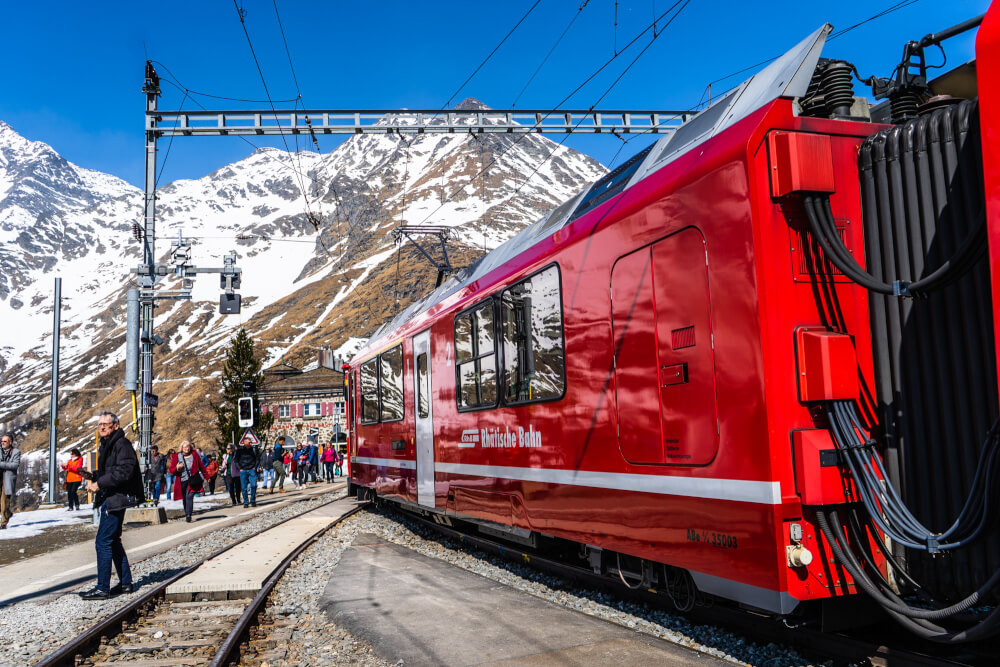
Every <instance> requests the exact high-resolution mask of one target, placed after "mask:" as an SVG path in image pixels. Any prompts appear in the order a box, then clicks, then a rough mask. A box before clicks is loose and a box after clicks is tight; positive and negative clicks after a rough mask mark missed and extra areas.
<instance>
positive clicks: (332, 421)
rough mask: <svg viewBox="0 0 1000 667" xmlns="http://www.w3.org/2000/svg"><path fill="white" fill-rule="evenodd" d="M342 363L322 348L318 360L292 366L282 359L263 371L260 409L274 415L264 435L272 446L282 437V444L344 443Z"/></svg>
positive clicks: (345, 405)
mask: <svg viewBox="0 0 1000 667" xmlns="http://www.w3.org/2000/svg"><path fill="white" fill-rule="evenodd" d="M340 366H341V362H340V360H338V359H335V358H334V356H333V352H332V351H331V350H328V349H322V350H320V352H319V361H318V363H315V364H309V365H308V366H306V367H305V368H302V369H299V368H295V367H294V366H292V365H291V364H288V363H285V362H284V361H281V362H279V363H278V364H276V365H274V366H272V367H271V368H268V369H267V370H265V371H264V377H265V378H266V380H265V383H264V388H263V389H262V390H261V391H260V392H259V393H258V398H259V400H260V403H261V412H262V413H264V414H267V413H270V414H273V415H274V424H273V425H272V426H271V429H270V431H268V434H267V442H268V443H269V444H271V445H273V444H274V443H275V442H277V441H278V437H279V436H282V435H283V436H285V445H286V446H294V445H295V444H297V443H299V442H302V443H307V442H316V443H325V442H330V441H331V440H333V441H335V442H338V441H339V442H342V443H346V442H347V403H346V395H345V388H344V373H343V371H341V370H339V369H340Z"/></svg>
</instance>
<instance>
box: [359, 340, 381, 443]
mask: <svg viewBox="0 0 1000 667" xmlns="http://www.w3.org/2000/svg"><path fill="white" fill-rule="evenodd" d="M369 364H371V365H374V366H375V391H374V392H369V394H371V393H374V395H375V418H374V419H366V418H365V397H366V396H367V395H369V394H366V393H365V383H364V381H363V376H364V373H365V367H366V366H368V365H369ZM358 397H359V398H360V400H359V401H358V402H359V405H358V416H359V417H360V421H361V424H362V425H364V426H368V425H370V424H378V423H379V417H381V415H382V394H381V392H380V391H379V362H378V355H375V356H374V357H372V358H371V359H366V360H365V361H363V362H362V363H360V364H358Z"/></svg>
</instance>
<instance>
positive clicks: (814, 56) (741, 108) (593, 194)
mask: <svg viewBox="0 0 1000 667" xmlns="http://www.w3.org/2000/svg"><path fill="white" fill-rule="evenodd" d="M832 30H833V26H832V25H830V24H829V23H826V24H824V25H822V26H821V27H819V28H817V29H816V31H814V32H813V33H812V34H811V35H809V36H808V37H806V38H805V39H803V40H802V41H801V42H799V43H798V44H797V45H796V46H795V47H794V48H792V49H791V50H790V51H788V52H787V53H785V54H784V55H783V56H781V57H780V58H778V59H777V60H775V61H774V62H773V63H771V64H770V65H769V66H767V67H766V68H765V69H763V70H761V71H760V72H758V73H757V74H755V75H753V76H751V77H750V78H749V79H747V80H746V81H744V82H743V83H741V84H740V85H738V86H736V87H735V88H733V89H732V90H730V91H729V92H727V93H726V94H724V95H723V96H722V97H720V98H719V99H718V100H716V101H715V102H713V103H712V104H711V105H709V106H708V107H707V108H706V109H705V110H704V111H702V112H700V113H698V114H696V115H693V116H692V117H691V118H690V119H689V120H687V121H686V122H684V123H682V124H681V125H680V126H678V127H677V129H676V130H675V131H673V132H671V133H670V134H667V135H665V136H663V137H662V138H661V139H659V140H658V141H656V142H655V143H653V144H652V145H650V146H649V147H647V148H645V149H643V150H642V151H640V152H639V153H637V154H636V155H634V156H633V157H632V158H630V159H629V160H627V161H626V162H625V163H624V164H622V165H620V166H619V167H617V168H616V169H614V170H613V171H611V172H609V173H607V174H605V175H604V176H603V177H602V178H600V179H599V180H597V181H595V182H594V183H591V184H590V185H589V186H587V187H586V188H584V189H583V190H581V191H580V192H579V193H577V194H576V195H575V196H573V197H571V198H570V199H568V200H567V201H565V202H563V203H562V204H560V205H559V206H558V207H556V208H555V209H553V210H552V211H551V212H549V213H548V214H547V215H545V216H543V217H542V218H540V219H539V220H536V221H535V222H534V223H532V224H531V225H529V226H528V227H526V228H525V229H523V230H521V231H520V232H518V233H517V234H515V235H514V236H513V237H511V238H510V239H508V240H507V241H506V242H505V243H503V244H501V245H500V246H498V247H496V248H494V249H493V250H491V251H490V252H488V253H486V254H485V255H484V256H483V257H481V258H479V259H478V260H477V261H475V262H474V263H472V264H471V265H469V266H467V267H465V268H464V269H461V270H459V271H457V272H456V273H454V274H452V275H451V276H450V277H449V278H448V279H447V280H445V281H444V282H443V283H441V285H439V286H438V287H437V288H436V289H435V290H434V291H433V292H431V293H430V294H428V295H426V296H424V297H423V298H421V299H418V300H417V301H415V302H413V303H412V304H410V305H409V306H408V307H407V308H405V309H404V310H402V311H401V312H399V313H398V314H397V315H396V316H395V317H394V318H392V320H390V321H389V322H387V323H386V324H383V325H382V326H381V327H379V328H378V329H377V330H376V331H375V333H374V334H373V335H372V337H371V339H370V340H369V342H368V344H367V345H366V346H365V348H364V349H363V350H362V352H365V351H366V350H369V349H372V348H377V347H379V344H380V343H381V342H383V340H382V339H383V338H384V337H386V336H388V335H389V334H391V333H392V332H394V331H396V330H397V329H399V328H400V327H401V326H402V325H403V324H404V323H406V322H407V321H409V320H410V319H411V318H413V317H414V316H416V315H418V314H420V313H423V312H425V311H427V310H429V309H430V308H431V307H433V306H434V305H436V304H438V303H441V302H443V301H444V300H445V299H447V298H448V297H449V296H451V295H453V294H455V293H456V292H458V291H459V290H461V289H463V288H465V287H467V286H469V285H470V284H472V283H473V282H475V281H477V280H479V279H481V278H482V277H484V276H486V275H487V274H488V273H490V272H491V271H493V270H494V269H496V268H498V267H500V266H501V265H503V264H504V263H506V262H508V261H510V260H511V259H513V258H514V257H517V256H518V255H520V254H521V253H523V252H525V251H526V250H528V249H529V248H531V247H533V246H534V245H535V244H537V243H538V242H539V241H541V240H542V239H544V238H546V237H547V236H549V235H551V234H553V233H555V232H557V231H558V230H560V229H562V228H563V227H564V226H566V225H568V224H569V223H571V222H573V221H574V220H576V219H577V218H579V217H580V216H582V215H584V214H585V213H587V212H589V211H591V210H593V209H594V208H596V207H597V206H599V205H600V204H603V203H604V202H606V201H607V200H609V199H611V198H612V197H614V196H616V195H618V194H620V193H622V192H625V191H626V190H628V189H629V188H630V187H632V186H633V185H635V184H636V183H638V182H639V181H641V180H643V179H644V178H646V177H647V176H649V175H650V174H652V173H653V172H654V171H658V170H659V169H661V168H663V167H664V166H666V165H667V164H669V163H670V162H672V161H674V160H676V159H677V158H679V157H680V156H682V155H684V154H685V153H687V152H688V151H690V150H692V149H694V148H696V147H697V146H699V145H701V144H702V143H704V142H706V141H708V140H709V139H711V138H712V137H714V136H716V135H718V134H719V133H720V132H722V131H724V130H725V129H727V128H729V127H731V126H732V125H734V124H736V123H737V122H739V121H740V120H742V119H744V118H746V117H747V116H749V115H750V114H752V113H753V112H755V111H757V110H758V109H760V108H762V107H764V106H765V105H767V104H769V103H771V102H773V101H774V100H776V99H778V98H781V97H802V96H804V95H805V94H806V89H807V88H808V86H809V81H810V79H811V78H812V74H813V70H815V69H816V64H817V63H818V61H819V57H820V53H821V52H822V50H823V45H824V44H825V42H826V38H827V36H828V35H829V34H830V32H831V31H832Z"/></svg>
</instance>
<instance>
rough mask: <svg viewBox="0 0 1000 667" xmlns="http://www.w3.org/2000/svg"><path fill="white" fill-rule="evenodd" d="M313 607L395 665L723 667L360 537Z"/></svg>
mask: <svg viewBox="0 0 1000 667" xmlns="http://www.w3.org/2000/svg"><path fill="white" fill-rule="evenodd" d="M320 604H321V605H322V607H323V609H324V612H325V613H326V616H327V618H328V619H329V620H330V621H332V622H334V623H336V624H338V625H340V626H341V627H343V628H344V629H345V630H347V631H348V632H350V633H351V634H352V635H354V636H355V637H358V638H359V639H363V640H365V641H366V642H368V643H369V644H371V645H372V646H373V647H374V649H375V651H376V653H378V655H379V657H380V658H382V659H384V660H387V661H389V662H400V663H401V664H408V665H409V664H414V665H483V664H489V665H600V664H623V665H643V664H645V665H656V664H659V665H716V664H727V663H723V662H722V661H721V660H718V659H716V658H714V657H712V656H709V655H707V654H703V653H698V652H696V651H692V650H690V649H687V648H684V647H681V646H677V645H676V644H671V643H670V642H666V641H662V640H659V639H656V638H655V637H651V636H649V635H644V634H640V633H637V632H634V631H631V630H628V629H627V628H623V627H621V626H618V625H614V624H612V623H607V622H605V621H601V620H600V619H597V618H594V617H591V616H586V615H584V614H582V613H579V612H576V611H573V610H571V609H566V608H565V607H560V606H558V605H556V604H553V603H551V602H548V601H546V600H541V599H539V598H536V597H534V596H532V595H529V594H527V593H522V592H520V591H517V590H514V589H512V588H509V587H508V586H505V585H503V584H499V583H497V582H495V581H493V580H491V579H486V578H484V577H480V576H478V575H476V574H473V573H471V572H468V571H466V570H463V569H461V568H458V567H455V566H454V565H450V564H449V563H445V562H444V561H440V560H437V559H434V558H427V557H426V556H422V555H420V554H417V553H416V552H413V551H410V550H408V549H405V548H404V547H401V546H399V545H396V544H391V543H388V542H385V541H383V540H381V539H380V538H378V537H375V536H373V535H368V534H362V535H358V537H357V538H355V540H354V545H353V546H351V547H350V548H349V549H347V550H346V551H345V552H344V554H343V556H342V557H341V559H340V563H339V564H338V565H337V567H336V568H335V569H334V572H333V576H332V577H331V578H330V581H329V583H328V584H327V587H326V589H325V590H324V592H323V598H322V600H321V602H320Z"/></svg>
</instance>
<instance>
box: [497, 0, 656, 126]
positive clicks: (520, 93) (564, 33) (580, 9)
mask: <svg viewBox="0 0 1000 667" xmlns="http://www.w3.org/2000/svg"><path fill="white" fill-rule="evenodd" d="M589 2H590V0H583V2H581V3H580V6H579V7H577V10H576V13H575V14H573V18H572V20H570V22H569V25H567V26H566V28H565V29H564V30H563V31H562V34H561V35H559V39H557V40H556V43H555V44H553V45H552V48H551V49H549V52H548V53H546V54H545V57H544V58H542V62H541V63H539V65H538V67H536V68H535V71H534V72H532V74H531V76H530V77H528V81H527V83H525V84H524V88H521V92H519V93H518V94H517V97H515V98H514V101H513V102H512V103H511V105H510V108H511V109H516V108H517V101H518V100H519V99H521V96H522V95H524V91H526V90H528V86H530V85H531V82H532V81H534V80H535V77H536V76H538V73H539V72H541V71H542V68H543V67H544V66H545V63H547V62H548V60H549V58H550V57H551V56H552V54H553V53H554V52H555V50H556V47H558V46H559V43H560V42H562V40H563V37H565V36H566V33H568V32H569V29H570V28H572V27H573V24H574V23H576V20H577V19H578V18H580V14H581V13H582V12H583V8H584V7H586V6H587V4H588V3H589ZM654 32H655V31H654Z"/></svg>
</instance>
